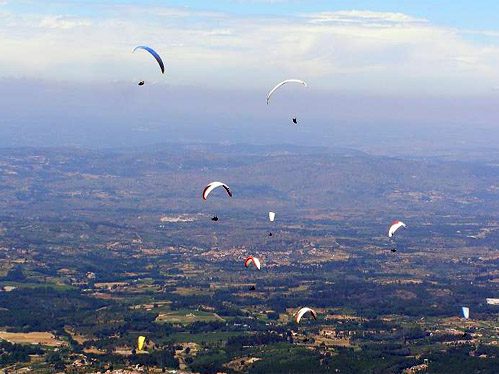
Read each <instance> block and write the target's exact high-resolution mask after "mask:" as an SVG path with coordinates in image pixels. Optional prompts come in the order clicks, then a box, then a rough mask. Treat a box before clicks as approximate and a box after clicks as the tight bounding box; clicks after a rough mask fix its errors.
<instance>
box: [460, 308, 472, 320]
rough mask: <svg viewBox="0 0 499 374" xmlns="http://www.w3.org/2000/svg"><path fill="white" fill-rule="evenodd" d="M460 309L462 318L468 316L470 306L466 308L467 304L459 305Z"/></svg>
mask: <svg viewBox="0 0 499 374" xmlns="http://www.w3.org/2000/svg"><path fill="white" fill-rule="evenodd" d="M461 310H462V312H463V317H464V319H468V318H470V308H468V307H467V306H463V307H461Z"/></svg>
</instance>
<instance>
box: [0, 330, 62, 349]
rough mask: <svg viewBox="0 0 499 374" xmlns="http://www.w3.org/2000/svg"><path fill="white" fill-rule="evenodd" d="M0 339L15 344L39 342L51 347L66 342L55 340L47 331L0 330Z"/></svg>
mask: <svg viewBox="0 0 499 374" xmlns="http://www.w3.org/2000/svg"><path fill="white" fill-rule="evenodd" d="M0 339H3V340H6V341H8V342H11V343H16V344H41V345H47V346H51V347H60V346H62V345H66V344H67V343H66V342H64V341H61V340H57V339H56V338H55V336H54V335H53V334H51V333H49V332H28V333H20V332H19V333H18V332H6V331H0Z"/></svg>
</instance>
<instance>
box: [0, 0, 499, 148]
mask: <svg viewBox="0 0 499 374" xmlns="http://www.w3.org/2000/svg"><path fill="white" fill-rule="evenodd" d="M498 21H499V2H497V1H494V0H482V1H467V0H461V1H460V0H454V1H448V0H438V1H436V0H412V1H407V0H383V1H377V0H369V1H352V0H350V1H334V0H329V1H325V0H306V1H300V0H294V1H287V0H253V1H252V0H239V1H237V0H234V1H231V0H211V1H206V0H198V1H178V0H172V1H165V0H141V1H130V0H99V1H97V0H43V1H34V0H0V40H1V41H2V42H1V43H0V80H2V82H3V84H2V85H1V86H0V98H3V99H4V100H2V101H3V104H0V105H2V106H3V108H2V107H1V106H0V109H2V112H4V116H3V118H0V125H1V123H6V124H8V125H9V126H10V127H9V129H10V130H9V131H10V132H9V134H11V133H12V131H14V130H13V129H15V128H17V127H16V126H18V127H19V128H22V127H23V126H26V125H27V123H31V125H33V122H35V121H38V120H41V119H43V121H45V122H46V123H51V122H52V123H56V122H57V123H59V125H58V126H62V125H60V124H61V123H64V122H65V119H67V116H68V114H67V112H68V111H69V114H71V116H73V117H75V118H76V119H75V120H74V121H73V122H77V123H78V124H82V123H87V122H92V123H93V125H95V123H96V122H97V121H101V122H102V121H107V122H109V123H111V122H116V123H117V122H122V123H124V124H125V123H128V122H130V121H128V120H127V118H131V117H132V118H134V120H133V121H136V118H135V115H131V117H127V116H126V113H129V112H130V111H129V110H128V108H129V107H131V106H133V103H132V101H133V100H135V99H137V98H136V96H137V95H139V96H140V95H142V96H144V97H149V100H148V101H146V102H145V104H144V105H145V107H144V108H142V109H143V112H146V113H148V114H146V115H144V116H143V117H142V118H143V120H142V121H143V123H142V126H147V124H150V123H151V121H152V120H153V119H154V118H156V119H157V118H158V116H160V117H165V116H167V115H168V111H170V112H172V111H173V112H175V114H176V115H175V121H176V122H181V121H182V120H184V121H189V119H190V121H191V122H192V123H193V124H192V126H195V124H194V123H197V122H200V120H204V119H205V118H206V113H207V112H208V113H209V114H210V115H209V119H210V121H211V122H210V121H208V122H209V123H208V124H205V125H204V127H203V129H204V130H206V129H207V128H210V126H213V125H212V124H211V125H210V123H217V124H220V123H223V124H224V126H225V124H226V123H228V122H229V121H234V120H235V119H236V118H237V119H238V122H239V123H240V125H239V129H240V130H241V133H244V128H245V126H251V125H253V124H254V122H255V121H257V122H258V123H262V122H264V123H265V126H266V125H267V123H268V122H269V119H268V118H271V119H272V120H273V119H275V118H279V115H280V114H281V113H286V115H288V113H287V112H286V111H287V110H292V111H298V109H299V110H300V111H302V112H303V113H310V115H309V117H310V118H313V120H314V121H315V122H317V123H319V122H320V123H323V124H326V123H328V118H330V117H333V118H334V120H335V121H334V122H335V123H336V125H338V122H341V121H344V122H348V123H354V122H355V123H356V124H362V123H364V124H365V125H370V126H374V125H377V126H382V125H383V123H384V122H390V123H392V124H393V123H395V122H401V123H403V124H404V125H406V126H413V125H414V123H415V122H418V121H419V122H421V123H423V124H424V125H426V126H432V125H436V124H438V125H442V126H444V125H445V126H449V125H452V124H457V125H459V126H465V125H470V126H476V125H479V126H485V127H487V126H489V127H493V126H496V125H497V126H499V123H498V121H497V120H498V117H497V114H498V113H497V108H496V107H497V101H498V100H499V22H498ZM141 44H145V45H149V46H151V47H153V48H154V49H155V50H157V51H158V52H159V53H160V54H161V55H162V57H163V59H164V60H165V65H166V74H165V75H164V76H163V75H161V74H160V72H159V68H158V66H156V65H155V62H154V60H153V59H152V58H151V56H149V55H147V53H146V52H144V51H138V52H136V53H134V54H132V53H131V51H132V48H133V47H134V46H136V45H141ZM286 78H299V79H303V80H305V81H307V82H308V84H309V86H310V90H308V91H307V92H312V93H310V94H304V93H302V92H300V93H296V95H295V96H294V97H293V95H291V96H290V102H291V103H293V104H296V105H291V107H290V108H289V109H286V108H287V105H288V103H286V102H285V101H284V102H282V101H281V103H279V102H278V103H277V104H276V106H277V108H272V109H271V112H270V113H269V112H268V109H267V108H265V107H262V108H260V107H259V106H258V104H257V102H258V101H257V99H256V98H261V97H263V101H264V100H265V99H264V97H265V94H266V92H267V91H268V90H269V89H270V88H272V87H273V85H274V84H275V83H277V82H279V81H281V80H283V79H286ZM139 80H145V81H146V82H147V83H146V86H147V88H146V89H147V90H150V91H149V93H147V92H146V93H142V94H137V93H136V92H129V87H126V86H127V85H130V86H132V85H133V86H135V84H136V82H138V81H139ZM104 86H106V88H105V89H104V88H103V87H104ZM124 87H126V88H124ZM175 88H177V90H175ZM134 89H135V87H134ZM109 90H111V92H108V91H109ZM196 90H197V91H196ZM194 91H196V94H195V95H194V96H196V97H197V100H198V102H197V103H196V105H194V106H193V107H195V108H196V110H194V109H192V108H189V105H185V103H183V102H182V103H181V102H180V100H186V102H187V103H189V92H194ZM12 92H17V94H12ZM62 92H64V94H63V93H62ZM89 92H90V93H91V94H90V95H89ZM103 92H108V96H107V98H109V97H110V96H109V95H111V97H115V96H113V95H114V94H116V95H117V96H116V98H117V99H116V100H117V101H121V102H126V103H128V104H123V105H125V106H127V107H128V108H127V110H125V111H124V110H123V105H119V104H116V102H115V101H113V102H110V103H108V105H107V106H106V107H103V104H102V103H103V102H105V101H106V98H104V97H102V99H97V100H96V101H95V102H93V103H92V107H89V105H85V102H84V100H88V99H89V98H91V99H96V98H100V97H101V95H103ZM151 92H156V93H157V95H164V97H163V100H160V99H158V97H157V96H152V94H151ZM175 92H177V95H175ZM199 92H205V93H206V95H205V96H203V95H200V94H199ZM291 92H292V91H291ZM287 94H288V93H284V94H283V95H282V97H283V98H284V97H287V96H286V95H287ZM120 95H121V96H120ZM148 95H149V96H148ZM214 95H219V96H220V97H224V100H226V103H230V110H228V108H227V107H224V106H223V105H222V106H218V105H214V102H215V103H216V100H215V99H214ZM40 96H43V100H42V99H40ZM119 98H121V100H120V99H119ZM333 98H334V102H332V99H333ZM391 99H397V100H403V101H404V104H403V105H399V106H398V107H396V106H395V105H390V100H391ZM137 100H139V101H140V100H142V99H137ZM166 100H167V101H168V103H165V101H166ZM293 100H294V101H293ZM42 101H43V104H41V102H42ZM156 101H159V105H161V103H164V104H163V105H162V107H161V108H158V107H157V106H155V107H154V106H151V105H148V104H150V103H151V102H156ZM317 102H319V103H320V104H321V105H318V104H317ZM355 102H358V103H359V107H358V109H356V108H355V105H353V104H351V103H355ZM394 102H396V100H394ZM7 103H9V104H7ZM330 103H331V104H330ZM336 103H337V104H336ZM411 103H412V104H411ZM58 104H62V106H64V107H65V108H64V109H61V105H58ZM7 105H9V107H7ZM23 105H30V106H31V109H32V110H31V111H28V112H26V113H20V112H22V111H23ZM213 106H215V107H217V108H218V110H217V111H215V110H212V108H213ZM331 107H333V108H331ZM380 107H382V108H384V111H383V113H381V112H380V110H379V109H378V108H380ZM440 107H441V109H439V108H440ZM12 108H16V109H17V110H16V111H13V110H12ZM69 108H71V110H70V109H69ZM146 108H147V110H146ZM178 108H185V111H186V112H182V111H181V110H180V109H178ZM311 108H314V109H313V111H312V110H311ZM335 108H336V110H335ZM463 108H464V109H463ZM9 109H10V110H9ZM279 110H281V112H279ZM265 111H267V112H265ZM89 112H90V113H89ZM229 112H231V113H229ZM64 113H66V114H64ZM92 113H93V114H92ZM99 113H100V114H99ZM265 116H267V117H268V118H267V120H265ZM66 122H67V121H66ZM373 124H374V125H373ZM101 125H103V124H101ZM88 126H90V125H88ZM155 126H156V125H155ZM90 127H91V126H90ZM318 128H320V129H321V131H323V130H324V127H321V126H318ZM446 128H448V127H446ZM2 130H3V131H2ZM310 131H311V133H313V132H314V131H313V129H310ZM321 131H316V135H315V136H317V135H318V134H320V132H321ZM2 132H4V134H2ZM192 133H193V134H196V131H195V130H193V131H192ZM199 133H203V134H204V132H203V131H201V132H199ZM225 133H226V132H225ZM230 133H233V134H235V132H234V131H230ZM0 135H8V134H6V133H5V129H2V128H0ZM9 136H10V135H9ZM310 136H311V137H312V138H311V139H308V141H309V142H313V136H312V135H310ZM180 138H185V139H186V140H188V139H192V140H199V139H198V138H196V137H195V136H194V137H193V136H187V137H182V136H180ZM237 138H238V136H235V137H230V136H227V137H226V138H224V139H223V140H224V141H236V140H237ZM298 138H302V136H299V137H298ZM7 144H9V143H8V142H7ZM16 144H17V143H16ZM0 145H2V143H0Z"/></svg>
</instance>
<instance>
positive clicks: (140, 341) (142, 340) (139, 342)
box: [137, 336, 146, 351]
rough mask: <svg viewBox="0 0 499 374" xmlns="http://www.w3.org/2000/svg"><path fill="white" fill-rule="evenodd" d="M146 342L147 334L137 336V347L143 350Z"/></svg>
mask: <svg viewBox="0 0 499 374" xmlns="http://www.w3.org/2000/svg"><path fill="white" fill-rule="evenodd" d="M145 342H146V337H145V336H139V337H138V338H137V348H138V349H139V351H141V350H142V348H144V343H145Z"/></svg>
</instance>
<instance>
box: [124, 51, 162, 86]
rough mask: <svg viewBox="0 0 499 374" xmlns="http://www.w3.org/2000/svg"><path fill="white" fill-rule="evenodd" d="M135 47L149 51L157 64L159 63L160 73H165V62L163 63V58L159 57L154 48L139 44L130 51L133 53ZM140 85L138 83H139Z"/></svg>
mask: <svg viewBox="0 0 499 374" xmlns="http://www.w3.org/2000/svg"><path fill="white" fill-rule="evenodd" d="M137 49H143V50H144V51H147V52H149V53H150V54H151V55H152V56H153V57H154V58H155V59H156V61H157V63H158V65H159V68H160V69H161V73H162V74H165V64H163V60H162V59H161V57H160V56H159V54H158V52H156V51H155V50H154V49H152V48H151V47H147V46H145V45H139V46H137V47H135V48H134V49H133V51H132V53H135V51H136V50H137ZM139 85H140V84H139Z"/></svg>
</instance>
